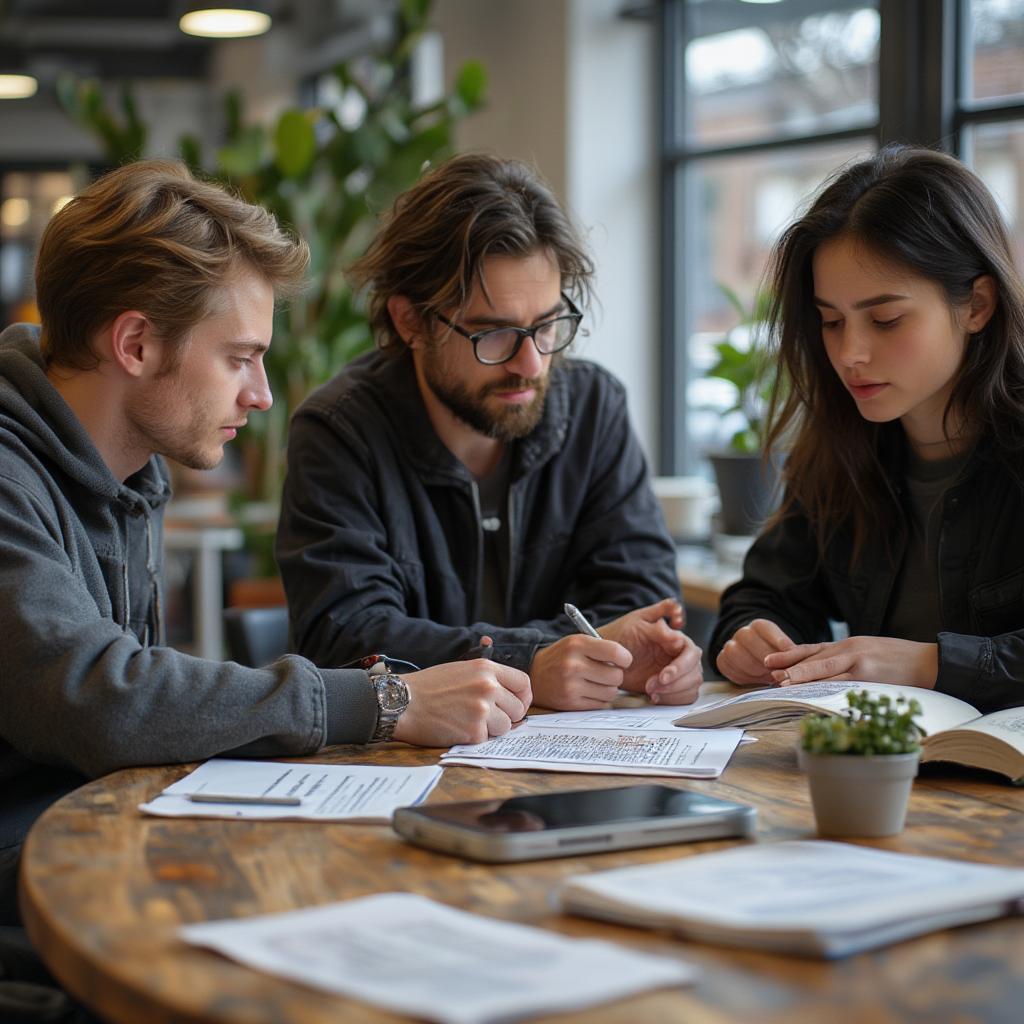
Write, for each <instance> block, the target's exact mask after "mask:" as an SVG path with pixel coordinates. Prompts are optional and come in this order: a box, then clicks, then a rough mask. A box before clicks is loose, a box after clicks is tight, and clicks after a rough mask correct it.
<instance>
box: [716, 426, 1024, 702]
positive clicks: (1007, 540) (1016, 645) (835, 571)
mask: <svg viewBox="0 0 1024 1024" xmlns="http://www.w3.org/2000/svg"><path fill="white" fill-rule="evenodd" d="M889 472H890V476H891V478H892V479H893V486H894V490H895V491H896V493H897V495H898V496H900V497H902V494H901V491H902V487H901V484H900V481H901V479H902V467H901V466H900V465H899V464H898V456H897V457H896V459H894V460H893V464H892V465H890V467H889ZM885 540H887V541H888V542H889V544H890V545H891V555H890V554H889V553H888V552H887V546H886V543H885V542H884V541H885ZM851 544H852V539H851V534H850V531H849V530H847V529H839V530H838V531H837V532H836V534H835V536H834V537H833V538H832V540H831V542H830V543H829V544H828V546H827V547H826V549H825V555H824V560H823V561H822V560H819V558H818V545H817V541H816V539H815V537H814V534H813V532H812V529H811V526H810V524H809V523H808V520H807V518H806V516H804V515H803V514H802V513H801V512H799V511H797V512H796V513H794V514H793V515H790V516H788V517H787V518H785V519H784V520H783V521H782V522H780V523H779V524H777V525H776V526H774V527H772V528H771V529H769V530H767V531H766V532H765V533H764V534H762V535H761V536H760V537H759V538H758V539H757V540H756V541H755V542H754V545H753V547H752V548H751V549H750V551H749V553H748V554H747V558H746V561H745V562H744V566H743V578H742V579H741V580H740V581H739V582H738V583H735V584H733V586H731V587H729V589H728V590H727V591H726V592H725V593H724V594H723V596H722V603H721V610H720V613H719V619H718V622H717V623H716V625H715V630H714V634H713V636H712V640H711V645H710V650H711V657H712V658H713V659H715V658H717V657H718V654H719V652H720V651H721V649H722V647H723V646H724V645H725V643H726V641H728V640H729V638H730V637H731V636H732V635H733V634H734V633H735V632H736V630H737V629H739V628H740V627H742V626H745V625H747V624H748V623H749V622H751V621H752V620H753V619H757V618H763V619H769V620H771V621H772V622H775V623H777V624H778V625H779V627H780V628H781V629H782V630H783V631H784V632H785V633H786V634H787V635H788V636H790V637H791V638H792V639H793V640H794V641H796V642H797V643H814V642H818V641H822V640H828V639H830V637H831V633H830V629H829V620H835V621H839V622H845V623H846V624H847V625H848V627H849V630H850V635H851V636H878V635H880V634H881V630H882V626H883V623H884V621H885V617H886V613H887V611H888V609H889V602H890V599H891V596H892V594H893V591H894V586H895V583H896V578H897V576H898V573H899V568H900V566H901V565H902V563H903V557H904V553H905V551H906V545H907V520H906V518H905V517H904V518H897V519H896V521H894V522H893V523H892V524H891V530H890V532H889V536H888V537H887V538H881V537H879V538H876V539H875V540H874V541H872V542H871V543H869V544H868V546H867V549H866V550H865V551H864V553H863V555H862V557H861V560H860V561H859V562H858V563H857V564H856V566H854V567H853V568H852V569H851V567H850V552H851ZM938 559H939V564H938V567H937V569H938V573H937V578H938V589H939V609H940V616H941V622H940V632H939V634H938V637H937V641H938V646H939V675H938V681H937V684H936V689H937V690H940V691H942V692H944V693H949V694H952V695H953V696H955V697H959V698H961V699H962V700H965V701H967V702H968V703H969V704H972V705H974V707H976V708H978V710H979V711H981V712H988V711H994V710H996V709H998V708H1004V707H1012V706H1016V705H1020V704H1024V488H1022V486H1021V483H1020V481H1019V478H1015V476H1014V474H1013V473H1012V472H1011V471H1010V470H1009V469H1008V468H1007V465H1006V462H1005V460H1004V459H1003V458H1002V457H1001V456H1000V455H998V454H997V453H996V452H995V451H994V450H993V448H992V447H991V446H990V445H988V444H985V443H982V444H981V445H979V447H978V449H977V451H976V452H975V454H974V456H973V457H972V458H971V460H970V461H969V463H968V464H967V466H966V467H965V469H964V471H963V472H962V473H961V475H960V476H959V478H958V479H957V481H956V483H955V484H953V486H951V487H950V488H949V489H948V490H947V491H946V493H945V495H944V496H943V499H942V512H941V517H940V534H939V544H938ZM712 664H714V661H712Z"/></svg>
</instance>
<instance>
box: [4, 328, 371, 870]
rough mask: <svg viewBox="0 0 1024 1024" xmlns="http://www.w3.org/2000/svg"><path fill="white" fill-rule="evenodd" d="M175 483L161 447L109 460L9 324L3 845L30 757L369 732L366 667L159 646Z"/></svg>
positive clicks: (125, 758)
mask: <svg viewBox="0 0 1024 1024" xmlns="http://www.w3.org/2000/svg"><path fill="white" fill-rule="evenodd" d="M169 497H170V488H169V485H168V480H167V473H166V469H165V467H164V465H163V463H162V460H161V459H159V458H158V457H153V458H151V459H150V460H149V462H148V464H147V465H146V466H145V467H144V468H143V469H142V470H141V471H139V472H138V473H136V474H134V475H133V476H131V477H129V478H128V480H126V481H125V482H124V483H123V484H122V483H121V482H119V481H118V480H117V479H116V478H115V477H114V476H113V475H112V474H111V472H110V470H109V469H108V468H107V466H106V464H105V463H104V462H103V460H102V458H101V457H100V454H99V452H98V451H97V450H96V448H95V447H94V445H93V444H92V442H91V440H90V439H89V436H88V435H87V434H86V432H85V430H84V429H83V428H82V425H81V424H80V423H79V421H78V419H77V418H76V417H75V416H74V414H73V413H72V412H71V410H70V408H69V407H68V406H67V404H66V403H65V402H64V400H63V399H62V398H61V396H60V394H59V393H58V392H57V391H56V390H55V389H54V387H53V386H52V385H51V384H50V382H49V380H48V379H47V377H46V374H45V372H44V369H43V363H42V359H41V357H40V353H39V345H38V331H37V329H36V328H34V327H29V326H26V325H24V324H18V325H15V326H13V327H9V328H7V329H6V330H5V331H3V332H2V333H0V637H2V638H3V640H2V641H0V643H2V653H0V850H2V849H3V847H4V846H5V845H7V846H10V845H13V840H14V838H15V837H14V835H13V834H12V833H14V832H19V831H21V829H20V828H16V827H14V825H13V818H14V817H16V816H17V815H16V809H15V808H13V807H12V806H11V805H12V803H13V798H12V797H11V794H14V793H15V792H16V791H17V790H18V789H19V787H20V788H25V787H26V783H27V782H28V783H30V779H31V776H32V774H33V772H40V773H45V772H48V771H49V772H52V771H53V770H54V768H56V769H57V770H68V771H71V772H74V773H80V774H81V775H86V776H97V775H102V774H104V773H106V772H110V771H113V770H115V769H117V768H124V767H127V766H129V765H139V764H163V763H169V762H180V761H193V760H199V759H202V758H207V757H211V756H213V755H215V754H222V753H227V752H230V753H232V754H235V755H244V756H273V755H283V754H310V753H312V752H314V751H316V750H318V749H319V748H320V747H322V746H324V745H325V744H328V743H361V742H365V741H366V740H367V739H368V738H369V736H370V735H371V733H372V732H373V729H374V727H375V724H376V720H377V702H376V698H375V696H374V692H373V689H372V687H371V685H370V683H369V680H368V679H367V676H366V673H365V672H362V671H360V670H351V669H348V670H344V669H318V668H316V667H314V666H313V665H312V664H311V663H310V662H309V661H306V660H305V659H303V658H299V657H294V656H289V657H286V658H282V659H281V660H279V661H277V662H275V663H274V664H273V665H271V666H269V667H267V668H264V669H251V668H244V667H242V666H240V665H236V664H234V663H232V662H214V661H205V660H202V659H199V658H193V657H190V656H189V655H187V654H182V653H180V652H178V651H176V650H173V649H171V648H169V647H164V646H161V644H162V642H163V623H162V621H161V608H160V591H161V572H162V551H161V548H162V538H163V526H162V522H163V507H164V505H165V504H166V502H167V500H168V498H169ZM45 766H50V767H49V768H47V767H45ZM26 776H27V777H28V778H26ZM29 788H31V784H29ZM65 788H66V787H65ZM5 833H6V835H5Z"/></svg>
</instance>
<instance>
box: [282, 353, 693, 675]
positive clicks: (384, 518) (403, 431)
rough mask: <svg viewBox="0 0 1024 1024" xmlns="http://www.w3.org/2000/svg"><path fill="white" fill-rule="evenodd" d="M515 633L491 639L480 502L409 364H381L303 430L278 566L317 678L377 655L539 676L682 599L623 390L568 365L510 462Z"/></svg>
mask: <svg viewBox="0 0 1024 1024" xmlns="http://www.w3.org/2000/svg"><path fill="white" fill-rule="evenodd" d="M508 521H509V523H510V524H511V529H510V533H511V551H510V557H509V570H508V575H509V580H508V591H507V595H506V617H505V621H506V623H509V624H510V625H508V626H504V627H498V626H494V625H493V624H487V623H483V622H480V621H479V608H480V601H481V579H482V568H483V550H484V547H483V532H482V528H481V525H480V511H479V498H478V493H477V488H476V484H475V482H474V480H473V478H472V476H471V474H470V473H469V471H468V470H467V469H466V467H465V466H463V465H462V463H461V462H459V461H458V460H457V459H456V458H455V457H454V456H453V455H452V454H451V452H449V451H448V449H447V448H446V447H445V446H444V445H443V444H442V442H441V441H440V439H439V438H438V437H437V435H436V434H435V433H434V429H433V427H432V426H431V424H430V420H429V418H428V416H427V412H426V409H425V407H424V405H423V401H422V399H421V397H420V393H419V390H418V387H417V384H416V379H415V375H414V371H413V364H412V359H411V356H409V355H408V354H403V355H402V356H400V357H398V358H396V359H392V358H388V357H385V356H382V355H380V354H379V353H371V354H369V355H367V356H364V357H362V358H361V359H359V360H357V361H356V362H355V363H353V364H352V365H351V366H349V367H348V368H347V369H346V370H345V371H343V372H342V373H341V374H339V375H338V376H337V377H335V378H334V379H333V380H332V381H331V382H330V383H328V384H327V385H325V386H324V387H322V388H321V389H320V390H319V391H317V392H316V393H315V394H313V395H312V396H311V397H310V398H309V399H308V400H307V401H306V403H305V404H304V405H303V406H302V408H301V409H300V410H299V411H298V412H297V413H296V416H295V419H294V421H293V422H292V426H291V431H290V440H289V446H288V479H287V481H286V483H285V489H284V500H283V506H282V510H281V520H280V525H279V528H278V535H277V558H278V562H279V564H280V567H281V574H282V576H283V578H284V583H285V589H286V590H287V593H288V606H289V609H290V611H291V617H292V628H293V630H294V634H295V640H296V643H297V645H298V650H299V651H301V652H302V653H303V654H305V655H306V656H307V657H309V658H311V659H312V660H313V661H314V662H316V663H317V664H320V665H343V664H345V663H347V662H349V661H351V660H352V659H353V658H356V657H360V656H362V655H365V654H369V653H375V652H379V653H384V654H389V655H391V656H394V657H400V658H406V659H408V660H411V661H413V662H415V663H417V664H420V665H424V666H426V665H433V664H438V663H440V662H445V661H453V660H457V659H460V658H463V657H466V656H467V655H472V654H473V653H474V652H475V650H476V646H477V644H478V641H479V639H480V636H481V634H482V633H487V634H490V635H491V636H492V637H493V638H494V645H495V646H494V658H495V660H497V661H501V662H504V663H506V664H510V665H514V666H515V667H517V668H521V669H524V670H526V669H528V668H529V666H530V662H531V661H532V660H533V655H534V652H535V651H536V649H537V647H538V645H541V644H544V643H549V642H551V641H553V640H555V639H557V638H559V637H561V636H564V635H566V634H568V633H571V632H573V627H572V625H571V624H570V622H569V621H568V620H567V619H566V618H565V617H564V616H563V614H562V604H563V603H564V602H566V601H571V602H573V603H574V604H576V605H578V606H579V607H580V609H581V610H582V611H583V613H584V614H585V615H587V616H588V617H590V618H591V620H592V621H594V622H595V623H605V622H608V621H609V620H611V619H613V618H615V617H617V616H619V615H621V614H623V613H624V612H627V611H631V610H632V609H634V608H638V607H641V606H643V605H646V604H650V603H651V602H653V601H656V600H660V599H661V598H664V597H672V596H675V597H678V596H679V584H678V581H677V578H676V572H675V549H674V547H673V545H672V541H671V540H670V538H669V536H668V533H667V531H666V529H665V524H664V520H663V519H662V515H661V511H660V508H659V506H658V503H657V500H656V499H655V497H654V494H653V493H652V491H651V488H650V484H649V480H648V473H647V466H646V464H645V461H644V457H643V454H642V452H641V450H640V446H639V444H638V442H637V439H636V437H635V436H634V434H633V432H632V430H631V429H630V426H629V421H628V418H627V413H626V398H625V392H624V389H623V388H622V385H621V384H619V383H618V382H617V381H616V380H615V379H614V378H613V377H612V376H611V375H610V374H608V373H607V372H605V371H604V370H602V369H600V368H598V367H597V366H594V365H593V364H591V363H586V362H582V361H578V360H567V361H565V362H563V363H561V365H556V366H555V367H553V368H552V370H551V385H550V388H549V390H548V395H547V400H546V403H545V408H544V414H543V417H542V419H541V422H540V423H539V424H538V425H537V427H536V428H535V429H534V430H533V431H532V432H531V433H530V434H529V435H528V436H527V437H526V438H524V439H522V440H521V441H519V442H517V443H516V444H515V446H514V451H513V453H512V463H511V473H510V480H509V509H508Z"/></svg>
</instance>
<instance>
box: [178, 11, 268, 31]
mask: <svg viewBox="0 0 1024 1024" xmlns="http://www.w3.org/2000/svg"><path fill="white" fill-rule="evenodd" d="M178 28H180V29H181V31H182V32H185V33H187V34H188V35H190V36H203V37H205V38H207V39H241V38H244V37H246V36H260V35H263V33H264V32H266V31H267V29H269V28H270V15H269V14H265V13H264V12H263V11H256V10H251V9H248V8H245V9H243V8H240V7H205V6H203V5H199V4H194V5H193V6H192V9H191V10H189V11H186V12H185V13H184V14H183V15H182V16H181V20H180V21H179V22H178Z"/></svg>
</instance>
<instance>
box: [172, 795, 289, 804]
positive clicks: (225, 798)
mask: <svg viewBox="0 0 1024 1024" xmlns="http://www.w3.org/2000/svg"><path fill="white" fill-rule="evenodd" d="M188 799H189V800H191V801H192V803H194V804H265V805H267V806H271V807H298V806H299V805H300V804H301V803H302V797H298V796H259V795H256V796H243V795H241V794H231V793H189V795H188Z"/></svg>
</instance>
